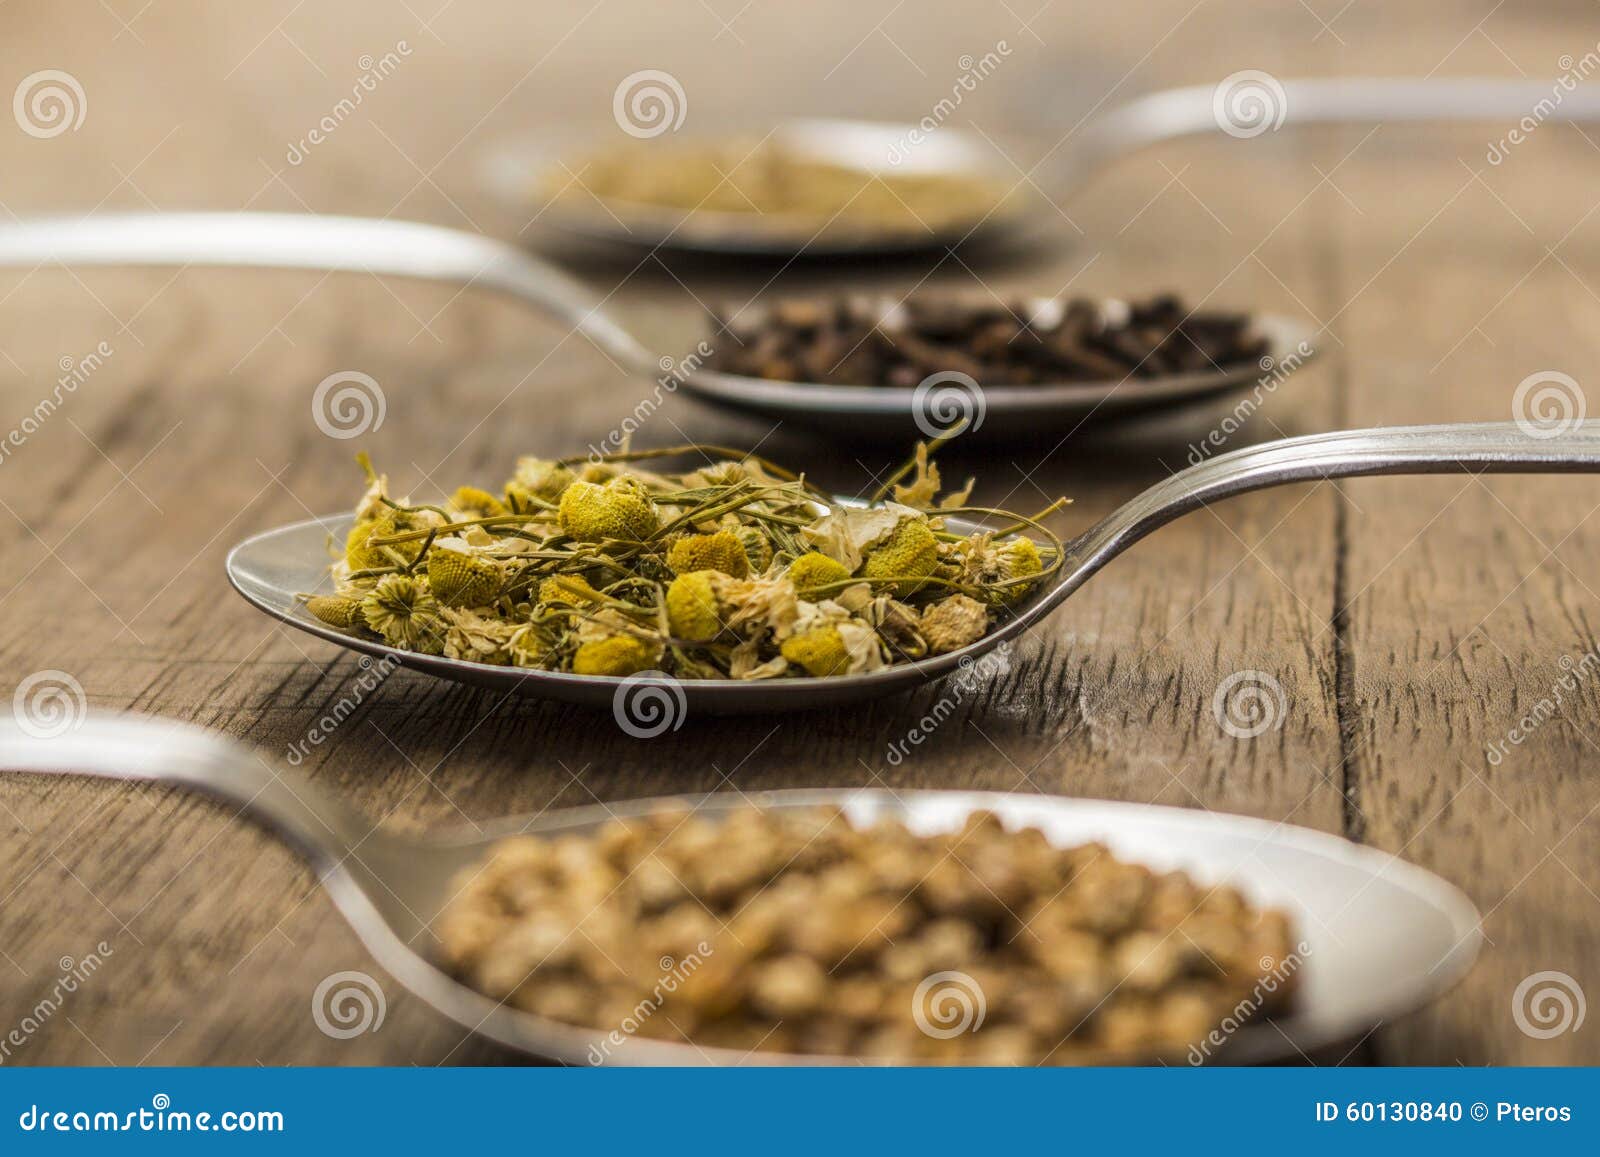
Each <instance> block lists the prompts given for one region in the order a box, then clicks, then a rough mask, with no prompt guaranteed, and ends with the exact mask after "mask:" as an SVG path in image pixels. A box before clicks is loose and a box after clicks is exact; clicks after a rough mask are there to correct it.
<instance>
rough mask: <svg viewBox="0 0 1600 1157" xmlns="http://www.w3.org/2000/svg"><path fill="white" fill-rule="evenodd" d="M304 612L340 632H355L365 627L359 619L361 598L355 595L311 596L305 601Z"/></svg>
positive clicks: (360, 618)
mask: <svg viewBox="0 0 1600 1157" xmlns="http://www.w3.org/2000/svg"><path fill="white" fill-rule="evenodd" d="M306 610H308V611H310V612H311V613H312V614H313V615H315V616H316V617H317V618H318V619H321V620H322V621H323V622H324V623H327V624H328V626H330V627H338V628H339V629H340V630H341V631H349V630H355V629H359V628H362V627H365V626H366V625H367V622H366V620H365V619H363V618H362V617H361V597H360V595H355V594H348V595H347V594H342V593H341V594H332V595H312V596H311V597H310V598H308V599H306Z"/></svg>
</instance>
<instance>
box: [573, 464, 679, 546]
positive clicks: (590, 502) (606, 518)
mask: <svg viewBox="0 0 1600 1157" xmlns="http://www.w3.org/2000/svg"><path fill="white" fill-rule="evenodd" d="M558 517H559V518H560V521H561V530H562V533H564V534H567V535H570V536H571V537H572V538H575V539H577V540H578V541H580V542H599V541H601V540H602V539H607V538H620V539H627V540H631V541H640V540H643V539H646V538H649V537H650V535H652V534H654V533H655V530H656V526H657V524H658V520H657V517H656V508H655V504H654V503H653V502H651V501H650V495H649V493H648V492H647V491H646V490H645V488H644V485H643V484H642V483H640V482H637V481H635V480H634V479H632V478H613V479H612V480H611V481H610V482H607V483H605V484H604V485H603V486H601V485H596V484H595V483H593V482H574V483H573V484H572V485H571V486H568V487H567V488H566V489H565V490H563V491H562V492H561V506H560V509H559V511H558Z"/></svg>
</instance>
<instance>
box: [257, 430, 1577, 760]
mask: <svg viewBox="0 0 1600 1157" xmlns="http://www.w3.org/2000/svg"><path fill="white" fill-rule="evenodd" d="M1530 428H1531V427H1530ZM1563 472H1572V473H1577V472H1588V473H1593V472H1600V422H1583V423H1577V424H1576V425H1574V426H1573V428H1571V429H1567V430H1539V431H1537V432H1536V433H1533V434H1530V433H1527V432H1524V430H1523V428H1522V427H1521V426H1519V425H1518V424H1517V423H1515V422H1480V423H1466V424H1460V425H1443V426H1409V427H1407V426H1401V427H1393V428H1388V429H1374V430H1346V431H1340V432H1336V433H1331V434H1312V435H1308V436H1305V437H1299V438H1285V439H1282V440H1280V441H1275V442H1266V443H1262V444H1261V445H1257V446H1251V447H1248V448H1246V449H1243V450H1235V451H1233V452H1231V453H1228V454H1224V455H1221V456H1220V457H1217V458H1213V459H1211V460H1209V461H1205V462H1201V463H1199V464H1198V465H1195V466H1190V467H1188V468H1187V469H1184V470H1180V471H1178V472H1177V473H1176V474H1173V475H1171V476H1170V477H1168V478H1165V479H1163V480H1162V481H1160V482H1158V483H1156V484H1155V485H1154V486H1151V487H1150V488H1149V489H1147V490H1145V491H1144V492H1142V493H1141V494H1138V495H1136V496H1135V497H1134V498H1133V499H1132V500H1131V501H1129V502H1127V503H1125V504H1124V505H1122V506H1121V507H1119V508H1117V509H1116V510H1114V511H1112V512H1111V513H1110V514H1109V515H1107V516H1106V517H1105V518H1103V519H1101V520H1100V521H1099V522H1098V523H1096V524H1095V525H1093V526H1091V527H1090V528H1089V529H1088V530H1086V531H1084V532H1083V533H1082V534H1080V535H1078V536H1077V537H1076V538H1073V539H1071V540H1069V541H1067V542H1066V543H1065V558H1064V561H1063V563H1062V565H1061V567H1060V568H1059V569H1058V570H1057V571H1056V573H1055V575H1054V576H1053V578H1052V580H1050V581H1048V582H1047V583H1046V584H1045V586H1044V588H1043V589H1042V590H1040V591H1039V592H1037V593H1036V594H1035V595H1034V596H1032V598H1030V599H1029V600H1027V601H1026V602H1024V603H1022V604H1021V605H1019V606H1016V607H1014V608H1010V609H1006V610H1002V611H1001V612H1000V614H1001V615H1002V616H1004V617H1003V619H1002V621H1001V622H1000V623H999V624H998V625H997V626H996V627H995V629H994V630H992V631H991V632H990V633H989V634H988V635H986V636H985V637H984V638H982V639H980V640H978V641H977V642H975V643H972V644H970V645H969V646H966V647H963V648H961V649H960V650H957V651H952V652H950V653H949V654H945V655H938V656H935V657H933V658H928V659H922V660H918V661H916V662H908V663H901V664H896V665H895V666H892V667H885V668H882V669H880V670H877V671H873V672H870V673H867V674H862V675H839V676H830V677H827V678H803V677H802V678H778V679H752V680H718V679H681V680H680V679H675V678H672V677H669V676H666V675H662V674H660V673H659V672H657V673H654V674H648V675H636V676H632V677H630V678H626V679H624V678H619V677H615V676H599V675H573V674H568V673H564V672H559V671H537V670H526V669H521V668H514V667H495V666H489V665H487V664H483V663H470V662H465V661H462V660H458V659H446V658H441V657H437V656H432V655H419V654H414V653H412V652H409V651H400V650H396V649H395V648H393V647H390V646H388V645H386V644H384V643H382V642H375V641H372V640H369V639H360V638H356V637H355V636H353V635H346V634H344V633H343V632H341V631H338V630H336V629H334V628H332V627H329V626H327V625H325V624H323V623H321V622H319V621H317V620H316V619H314V618H312V617H311V615H310V614H309V613H307V612H306V610H305V608H304V607H303V606H302V605H301V602H300V600H299V599H298V598H297V597H296V596H297V593H298V592H301V591H315V590H317V589H318V588H319V586H320V587H322V588H323V589H326V587H327V580H328V574H327V570H328V552H327V543H328V536H329V534H332V535H333V537H334V541H338V542H342V541H344V537H345V534H346V532H347V531H348V529H349V526H350V523H351V516H349V515H334V516H329V517H326V518H318V519H311V520H308V521H305V522H299V523H295V524H293V525H291V526H285V527H282V528H280V529H278V530H269V531H267V532H265V533H263V534H258V535H256V536H255V537H253V538H250V539H247V540H245V541H244V542H242V543H240V544H239V545H238V546H236V547H235V548H234V549H233V550H232V551H231V552H230V553H229V555H228V560H227V570H228V579H229V581H230V582H232V583H233V585H234V587H235V589H237V590H238V591H239V593H240V594H242V595H243V596H244V597H245V598H246V599H247V600H249V601H250V602H251V603H253V604H254V605H255V606H256V607H258V608H259V609H261V610H263V611H265V612H266V613H267V614H269V615H272V616H273V617H275V618H277V619H281V620H282V621H283V622H285V623H288V624H289V625H290V626H293V627H296V628H298V629H300V630H302V631H306V632H308V633H310V634H313V635H316V636H318V637H319V638H322V639H326V640H327V641H329V642H331V643H337V644H339V645H340V646H343V647H348V648H350V649H351V650H355V651H360V652H363V653H365V654H367V655H371V656H374V657H377V658H385V659H386V660H387V662H388V663H389V664H391V665H393V664H402V665H404V666H407V667H414V668H416V669H417V670H421V671H426V672H428V673H429V674H432V675H437V676H440V677H441V678H446V679H453V680H457V681H459V682H464V683H475V684H480V685H483V686H488V687H493V688H496V689H498V690H501V691H503V692H506V693H512V692H515V693H518V694H524V695H531V696H535V697H539V698H545V699H557V700H563V701H567V702H573V703H583V704H588V705H590V706H596V707H604V706H609V707H611V708H612V710H613V712H614V713H615V714H616V716H617V719H618V721H619V722H622V721H623V720H624V718H626V719H628V720H629V721H630V723H631V724H632V725H634V726H639V725H640V724H641V717H643V718H645V719H646V720H650V717H651V716H652V715H653V720H651V721H653V722H654V723H659V730H657V731H656V733H657V734H659V731H660V730H665V728H666V727H667V726H669V725H670V726H674V727H677V726H681V724H682V721H683V716H684V713H685V712H687V713H690V714H693V713H705V714H711V715H716V714H734V713H744V712H756V711H797V710H803V709H810V708H818V707H834V706H839V705H842V704H846V703H859V702H861V701H862V700H865V699H869V698H873V697H875V696H879V695H888V694H892V693H894V692H896V691H904V690H907V689H909V688H911V687H915V686H917V685H918V684H921V683H927V682H930V681H931V680H934V679H938V678H940V677H942V676H945V675H949V674H951V673H953V672H955V671H957V670H965V669H970V668H972V666H973V664H974V663H975V661H976V660H977V659H979V658H980V657H981V656H982V655H984V654H985V653H986V652H988V651H992V650H993V649H994V648H996V647H999V646H1001V645H1002V644H1005V643H1010V642H1012V641H1014V640H1017V639H1020V638H1021V637H1022V636H1023V635H1024V634H1026V633H1027V632H1029V631H1031V630H1032V629H1033V628H1034V627H1036V626H1037V625H1038V624H1039V623H1041V622H1042V621H1043V620H1044V618H1045V616H1046V615H1049V614H1050V613H1051V612H1053V611H1054V610H1055V609H1056V608H1057V607H1059V606H1061V604H1062V603H1063V602H1065V601H1066V600H1067V599H1068V597H1070V596H1071V595H1072V594H1073V593H1074V592H1075V591H1077V590H1078V589H1079V588H1081V587H1082V586H1083V584H1084V583H1086V582H1088V581H1089V579H1090V578H1092V577H1093V576H1094V575H1095V574H1096V573H1097V572H1099V570H1100V569H1101V568H1102V567H1104V566H1105V565H1106V564H1107V563H1109V562H1110V561H1111V560H1112V559H1114V558H1116V557H1117V556H1118V555H1119V554H1121V553H1123V552H1124V551H1126V550H1127V549H1128V548H1129V547H1131V546H1132V545H1133V544H1134V543H1136V542H1138V541H1139V540H1140V539H1142V538H1144V537H1145V536H1146V535H1147V534H1149V533H1150V532H1151V531H1153V530H1155V529H1157V528H1158V527H1160V526H1163V525H1165V524H1166V523H1168V522H1171V521H1172V520H1173V519H1175V518H1178V517H1179V516H1181V515H1184V514H1188V513H1190V512H1191V511H1194V510H1198V509H1200V508H1201V507H1203V506H1207V507H1208V506H1210V505H1212V504H1213V503H1216V502H1220V501H1222V500H1223V499H1225V498H1231V497H1233V496H1234V495H1236V494H1244V493H1246V492H1248V491H1251V490H1263V489H1266V488H1267V487H1271V486H1279V485H1283V484H1284V483H1289V482H1307V481H1317V480H1321V479H1334V478H1352V477H1358V476H1362V475H1373V474H1445V473H1469V474H1476V473H1485V474H1488V473H1510V474H1544V473H1563ZM948 525H949V528H950V529H951V530H953V531H955V532H957V533H969V532H970V531H972V530H974V529H976V527H975V526H973V525H972V524H970V523H966V522H964V521H962V520H959V519H956V518H951V519H949V520H948ZM662 719H665V722H661V720H662ZM625 726H626V725H625Z"/></svg>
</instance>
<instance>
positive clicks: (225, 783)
mask: <svg viewBox="0 0 1600 1157" xmlns="http://www.w3.org/2000/svg"><path fill="white" fill-rule="evenodd" d="M80 696H81V691H75V690H73V689H72V688H68V687H64V686H61V685H54V686H51V685H41V686H35V687H34V688H33V689H32V692H31V694H29V695H25V696H19V701H18V703H17V710H16V718H15V720H14V721H10V720H8V721H6V722H4V723H0V769H3V770H4V771H9V772H38V773H44V774H57V775H88V776H95V777H97V778H100V779H115V780H124V781H133V782H149V783H163V784H170V785H172V786H175V787H183V788H188V789H190V790H191V791H196V792H199V793H201V794H202V795H207V796H210V797H211V798H213V799H215V800H218V801H220V802H221V803H223V804H225V805H227V806H229V807H230V808H232V809H235V811H234V814H235V816H236V817H237V816H247V817H249V818H250V819H252V820H255V821H256V822H258V823H261V824H262V825H264V826H265V827H267V828H269V829H271V830H273V831H275V832H276V833H278V834H279V835H281V836H283V837H284V838H285V839H286V840H288V841H289V843H290V844H291V845H293V846H294V847H296V848H298V849H299V850H300V851H301V852H303V853H304V854H305V855H306V857H307V858H308V859H309V860H310V861H311V863H312V864H313V865H314V866H315V867H316V868H317V869H318V871H319V874H326V873H328V872H329V871H332V870H333V869H335V868H337V867H338V866H339V865H340V864H341V863H342V862H343V861H344V860H346V859H347V858H348V857H350V856H351V855H352V854H353V853H354V851H355V849H356V848H357V847H358V846H359V845H361V843H362V842H363V841H364V840H366V839H367V838H368V836H369V835H371V833H372V828H373V825H372V824H371V823H370V822H368V821H367V820H366V819H365V818H363V817H362V816H360V815H358V814H357V813H356V812H354V811H352V810H351V809H350V808H348V807H346V806H345V805H344V804H342V803H340V802H339V801H337V800H334V799H331V798H329V797H327V796H325V795H323V794H322V793H321V792H319V791H317V790H315V789H314V788H312V787H311V785H310V784H308V783H306V782H304V781H303V780H299V779H291V778H289V777H288V776H286V775H285V774H283V773H282V772H281V771H280V769H279V768H277V767H275V766H273V765H272V763H271V762H270V761H268V760H267V759H266V758H264V757H263V756H262V755H260V754H259V753H257V752H255V751H252V750H251V749H249V748H247V747H245V746H243V745H241V744H238V743H235V742H233V741H232V740H230V739H227V738H225V737H223V736H221V735H217V734H213V733H211V732H207V731H203V730H201V729H200V728H198V727H194V726H191V725H189V724H184V723H177V722H173V721H171V720H165V719H159V718H156V717H154V716H143V715H108V714H95V713H85V711H84V707H83V701H82V699H81V697H80Z"/></svg>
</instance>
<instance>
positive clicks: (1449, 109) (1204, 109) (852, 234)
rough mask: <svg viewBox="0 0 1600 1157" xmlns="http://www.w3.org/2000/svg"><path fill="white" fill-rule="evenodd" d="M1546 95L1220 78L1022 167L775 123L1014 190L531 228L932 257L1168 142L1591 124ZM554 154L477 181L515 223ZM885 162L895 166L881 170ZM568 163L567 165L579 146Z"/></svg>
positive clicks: (1581, 103)
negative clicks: (950, 220)
mask: <svg viewBox="0 0 1600 1157" xmlns="http://www.w3.org/2000/svg"><path fill="white" fill-rule="evenodd" d="M1553 89H1554V86H1553V85H1552V83H1550V82H1548V81H1523V80H1504V79H1498V78H1488V77H1460V78H1450V79H1426V78H1421V77H1341V78H1327V79H1309V80H1279V79H1278V78H1275V77H1272V76H1269V75H1268V74H1266V73H1263V72H1258V71H1247V72H1242V73H1234V74H1233V75H1231V76H1229V77H1227V78H1225V79H1224V80H1223V81H1222V82H1221V83H1219V84H1202V85H1192V86H1190V87H1187V88H1172V89H1164V90H1161V91H1158V92H1152V93H1148V94H1146V95H1144V96H1141V97H1137V98H1135V99H1133V100H1130V101H1127V102H1126V103H1124V104H1121V105H1116V106H1114V107H1112V108H1111V109H1109V110H1107V111H1106V112H1104V113H1101V114H1099V115H1096V116H1092V117H1088V118H1085V119H1084V120H1082V121H1080V122H1079V125H1078V126H1077V127H1074V128H1073V130H1072V131H1070V132H1069V133H1067V135H1066V136H1065V137H1064V138H1063V139H1062V140H1061V142H1060V143H1059V144H1058V145H1057V146H1056V148H1054V149H1052V150H1051V151H1050V153H1047V154H1046V157H1045V160H1044V161H1042V162H1041V163H1039V164H1038V165H1037V166H1036V167H1035V168H1034V169H1033V170H1024V169H1023V168H1021V167H1019V166H1018V165H1017V164H1015V163H1013V162H1012V161H1011V160H1010V159H1009V158H1008V157H1006V156H1005V155H1004V154H1003V153H1002V152H1001V151H1000V149H999V147H998V146H997V145H996V144H995V143H994V142H993V141H992V140H989V139H987V138H986V137H984V136H981V135H979V134H977V133H974V132H969V131H965V130H962V129H960V128H958V127H956V126H953V125H941V126H939V127H938V128H937V129H936V130H935V131H933V132H931V133H930V132H928V131H927V130H926V128H924V127H922V126H919V125H913V124H893V123H886V122H875V121H858V120H794V121H787V122H784V123H782V124H780V125H779V126H777V128H776V129H774V130H773V132H772V133H771V134H770V137H769V139H770V140H771V141H772V142H774V143H776V144H779V145H780V146H781V147H783V148H784V149H785V150H786V151H788V152H792V153H794V154H797V155H800V156H804V157H806V158H808V159H813V160H817V161H822V162H827V163H831V164H834V165H838V166H840V167H843V168H847V169H860V170H861V171H863V172H864V173H884V174H893V173H903V172H907V171H911V170H914V171H915V172H917V173H918V174H944V175H948V176H952V177H966V178H979V179H986V180H988V181H991V182H995V183H998V184H999V185H1000V187H1001V188H1012V187H1013V186H1014V187H1015V192H1014V194H1013V195H1011V196H1009V197H1007V198H1006V199H1005V200H1003V201H1001V202H1000V203H998V204H997V205H996V207H995V210H994V211H993V212H991V213H990V214H988V215H987V216H985V217H983V218H982V219H981V220H978V221H976V222H972V223H967V224H959V225H951V226H946V227H942V228H926V229H916V230H912V229H905V230H892V231H891V230H881V231H878V232H876V233H874V232H870V231H863V230H862V229H860V228H851V229H846V228H840V227H837V226H830V227H823V228H821V229H818V228H816V227H815V226H809V227H803V228H802V227H800V226H798V225H797V224H796V223H795V222H792V221H784V220H781V219H772V220H769V219H764V218H763V217H762V216H761V215H759V214H756V213H731V212H721V213H709V212H705V211H695V212H693V213H682V212H676V211H672V210H665V209H660V210H650V209H648V208H645V207H639V208H637V209H630V210H629V211H628V212H626V213H625V214H622V215H621V216H618V215H615V213H616V212H620V210H617V209H616V207H613V210H615V212H613V211H608V210H607V209H603V208H601V207H600V204H599V203H598V202H595V203H594V204H593V206H592V208H590V209H586V208H585V206H584V204H583V202H581V201H579V200H576V199H574V198H557V199H555V200H554V201H552V202H551V203H550V204H548V205H546V206H545V207H544V208H543V209H541V211H540V214H539V218H538V220H540V221H541V222H545V223H549V224H553V225H555V226H557V227H558V228H560V229H562V230H565V231H567V232H571V233H575V234H578V235H582V236H586V237H590V238H593V239H596V240H602V241H606V242H612V243H618V242H620V243H623V244H628V245H636V246H640V247H646V248H652V249H653V248H662V249H676V250H681V251H685V252H699V253H717V254H739V255H748V256H760V257H788V256H797V255H805V256H817V257H840V256H865V255H869V254H888V253H897V252H910V251H915V250H923V249H941V248H945V247H947V246H952V245H956V244H959V243H964V242H970V241H977V240H986V239H988V238H990V237H992V236H994V235H997V234H1002V233H1004V232H1007V231H1015V230H1019V229H1021V228H1024V227H1025V226H1026V224H1027V222H1028V221H1029V220H1030V219H1034V220H1037V219H1039V218H1040V217H1041V216H1042V217H1045V218H1048V215H1049V213H1050V209H1049V207H1048V206H1047V205H1044V204H1042V202H1043V200H1044V197H1045V196H1046V195H1048V196H1051V197H1054V198H1056V199H1057V200H1063V199H1065V198H1067V197H1069V196H1071V195H1072V194H1074V193H1076V192H1077V191H1078V190H1079V189H1080V188H1082V187H1083V186H1084V185H1086V184H1088V183H1089V181H1090V180H1092V179H1093V178H1094V177H1095V176H1096V175H1097V174H1098V173H1099V172H1100V171H1101V170H1103V169H1105V168H1106V167H1108V166H1109V165H1111V164H1113V163H1115V162H1117V161H1120V160H1121V159H1123V158H1124V157H1127V156H1130V155H1131V154H1133V153H1136V152H1139V151H1141V150H1143V149H1147V148H1150V147H1152V146H1154V145H1158V144H1162V143H1165V142H1167V141H1172V140H1177V139H1179V138H1181V137H1187V136H1196V135H1205V134H1219V135H1220V134H1226V135H1229V136H1234V137H1254V136H1258V135H1261V134H1263V133H1267V132H1273V131H1277V130H1280V129H1292V128H1302V127H1305V126H1308V125H1320V124H1350V123H1356V124H1384V123H1387V124H1394V123H1417V122H1450V121H1463V122H1465V121H1501V122H1504V125H1505V131H1507V132H1509V131H1510V130H1512V129H1514V128H1516V127H1517V126H1518V125H1519V124H1520V122H1521V121H1522V120H1523V118H1525V117H1529V116H1535V115H1537V116H1538V118H1539V120H1540V121H1541V122H1542V121H1555V122H1586V121H1595V120H1600V94H1595V93H1592V92H1589V91H1588V90H1587V89H1585V88H1583V87H1582V86H1579V87H1576V88H1573V89H1571V90H1567V91H1562V92H1561V93H1560V95H1559V96H1556V97H1554V99H1552V96H1553ZM919 138H920V139H919ZM911 141H918V143H916V144H914V145H912V144H910V143H909V142H911ZM668 147H670V144H668ZM1497 148H1498V146H1497ZM561 152H562V150H560V149H558V148H557V147H556V146H555V144H554V143H553V142H552V141H550V140H548V139H545V140H540V139H536V138H530V139H524V140H521V141H513V142H508V143H506V144H503V145H501V146H499V147H498V148H497V149H495V150H494V151H492V152H491V153H489V154H487V155H486V157H485V160H484V162H483V164H482V167H481V176H482V179H483V183H484V185H485V186H486V187H487V188H488V190H489V191H490V192H491V193H493V194H494V195H495V196H496V197H497V199H498V200H499V201H500V203H501V204H502V205H503V206H504V207H505V208H507V209H508V210H510V211H513V212H516V213H521V214H526V213H527V212H528V211H529V206H530V202H531V200H532V191H533V190H534V188H535V186H536V182H537V180H538V177H539V175H540V174H541V173H542V172H543V171H545V170H546V169H547V168H548V167H550V166H552V165H554V164H555V163H556V162H557V161H558V160H559V159H560V157H561ZM896 156H899V157H901V158H903V159H902V160H901V161H900V162H899V163H895V162H894V160H893V158H894V157H896ZM568 159H570V160H573V161H575V162H581V146H579V147H577V148H575V149H573V150H572V156H571V157H569V158H568ZM1493 163H1498V162H1497V161H1496V162H1493ZM571 169H572V166H569V171H570V170H571Z"/></svg>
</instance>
